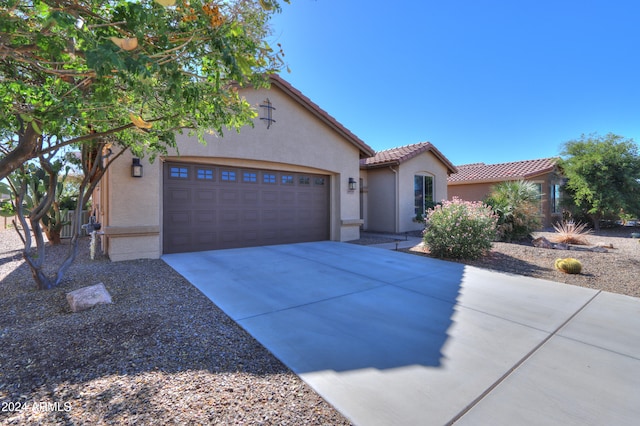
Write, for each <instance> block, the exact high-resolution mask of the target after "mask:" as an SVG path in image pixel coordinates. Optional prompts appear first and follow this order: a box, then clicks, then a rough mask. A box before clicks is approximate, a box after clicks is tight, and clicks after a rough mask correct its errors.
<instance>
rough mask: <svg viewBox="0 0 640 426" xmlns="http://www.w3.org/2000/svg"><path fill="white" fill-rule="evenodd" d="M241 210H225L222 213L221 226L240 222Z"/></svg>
mask: <svg viewBox="0 0 640 426" xmlns="http://www.w3.org/2000/svg"><path fill="white" fill-rule="evenodd" d="M239 214H240V211H238V210H223V211H222V212H221V214H220V225H221V226H233V225H237V224H239V223H240V217H239Z"/></svg>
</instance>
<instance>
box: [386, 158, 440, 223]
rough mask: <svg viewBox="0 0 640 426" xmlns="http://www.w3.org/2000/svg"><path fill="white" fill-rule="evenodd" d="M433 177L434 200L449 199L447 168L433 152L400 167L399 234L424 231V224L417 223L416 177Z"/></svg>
mask: <svg viewBox="0 0 640 426" xmlns="http://www.w3.org/2000/svg"><path fill="white" fill-rule="evenodd" d="M415 175H430V176H433V192H434V194H433V199H434V201H436V202H437V201H442V200H446V199H447V167H446V166H445V165H444V164H443V163H442V162H441V161H440V160H439V159H438V158H437V157H436V156H435V155H433V154H432V153H431V152H425V153H423V154H420V155H418V156H416V157H414V158H412V159H410V160H408V161H406V162H404V163H402V164H401V165H400V176H399V178H400V188H401V190H400V204H399V223H398V231H397V232H407V231H418V230H422V229H424V223H423V222H415V221H414V218H415V216H416V215H415V212H414V210H415V207H414V196H415V195H414V176H415Z"/></svg>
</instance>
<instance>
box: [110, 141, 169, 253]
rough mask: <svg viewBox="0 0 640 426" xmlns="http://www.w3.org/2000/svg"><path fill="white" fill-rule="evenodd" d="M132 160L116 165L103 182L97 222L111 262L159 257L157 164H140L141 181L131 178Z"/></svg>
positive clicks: (130, 158)
mask: <svg viewBox="0 0 640 426" xmlns="http://www.w3.org/2000/svg"><path fill="white" fill-rule="evenodd" d="M132 158H133V156H132V155H131V154H129V153H126V154H125V155H123V156H122V157H121V158H119V159H118V160H117V161H115V162H114V163H113V164H112V165H111V166H110V167H109V170H108V171H107V175H106V176H105V177H104V178H103V180H102V182H103V184H102V188H101V191H100V198H101V203H100V205H99V210H98V215H99V218H98V219H99V221H100V222H101V223H102V224H103V225H104V227H103V230H104V233H105V237H106V238H105V240H104V242H103V245H104V250H106V252H107V253H108V254H109V257H110V259H111V260H113V261H120V260H129V259H157V258H159V257H160V255H161V252H160V241H161V240H160V214H161V212H160V208H159V206H158V204H157V202H158V198H159V194H160V193H161V182H160V176H161V174H160V168H159V163H160V162H159V161H158V160H156V161H155V162H154V164H151V163H149V162H148V161H145V160H144V159H143V160H141V164H142V165H143V173H144V175H143V177H141V178H134V177H131V163H132Z"/></svg>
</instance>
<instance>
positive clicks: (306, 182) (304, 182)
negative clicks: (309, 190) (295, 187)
mask: <svg viewBox="0 0 640 426" xmlns="http://www.w3.org/2000/svg"><path fill="white" fill-rule="evenodd" d="M298 182H299V183H300V185H311V178H310V177H309V176H299V177H298Z"/></svg>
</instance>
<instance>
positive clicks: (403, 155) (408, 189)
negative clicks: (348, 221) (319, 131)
mask: <svg viewBox="0 0 640 426" xmlns="http://www.w3.org/2000/svg"><path fill="white" fill-rule="evenodd" d="M360 171H361V173H360V182H361V201H360V205H361V214H362V218H363V221H364V229H366V230H370V231H379V232H396V233H397V232H408V231H416V230H422V229H424V222H423V221H422V220H419V219H418V218H420V217H422V216H423V215H424V213H425V211H426V209H427V208H429V207H430V206H432V204H433V203H434V202H438V201H442V200H446V199H447V176H448V175H450V174H451V173H455V172H456V171H457V170H456V167H455V166H454V165H453V164H451V162H449V160H447V158H446V157H445V156H444V155H442V153H441V152H440V151H438V150H437V149H436V147H435V146H433V145H432V144H431V143H430V142H422V143H417V144H413V145H407V146H401V147H398V148H392V149H388V150H386V151H381V152H378V153H376V154H375V155H374V156H372V157H369V158H366V159H363V160H360Z"/></svg>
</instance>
